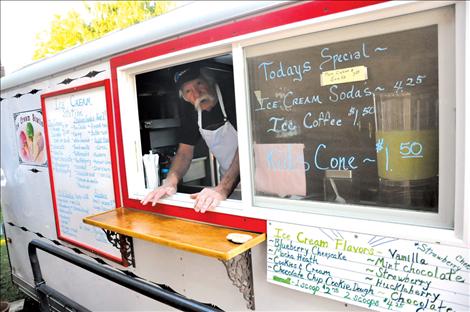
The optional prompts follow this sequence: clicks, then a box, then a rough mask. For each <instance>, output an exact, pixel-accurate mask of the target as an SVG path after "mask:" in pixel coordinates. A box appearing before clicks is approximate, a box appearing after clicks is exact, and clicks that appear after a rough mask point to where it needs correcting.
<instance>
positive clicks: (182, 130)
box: [177, 101, 201, 146]
mask: <svg viewBox="0 0 470 312" xmlns="http://www.w3.org/2000/svg"><path fill="white" fill-rule="evenodd" d="M179 108H180V110H179V112H180V119H181V126H180V127H179V129H178V132H177V135H178V143H184V144H188V145H193V146H194V145H196V144H197V142H198V141H199V138H200V137H201V134H200V133H199V127H198V125H197V113H196V111H195V110H194V108H193V106H192V105H191V104H189V103H186V102H184V101H181V103H180V106H179Z"/></svg>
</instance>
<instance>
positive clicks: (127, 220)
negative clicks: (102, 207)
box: [83, 208, 266, 261]
mask: <svg viewBox="0 0 470 312" xmlns="http://www.w3.org/2000/svg"><path fill="white" fill-rule="evenodd" d="M83 222H85V223H86V224H90V225H93V226H96V227H100V228H103V229H104V230H108V231H112V232H116V233H119V234H121V235H126V236H129V237H134V238H138V239H143V240H146V241H150V242H153V243H156V244H161V245H165V246H168V247H172V248H176V249H181V250H186V251H190V252H194V253H197V254H201V255H204V256H209V257H214V258H217V259H219V260H223V261H227V260H230V259H232V258H233V257H235V256H237V255H239V254H241V253H243V252H245V251H247V250H249V249H251V248H252V247H254V246H256V245H258V244H260V243H262V242H263V241H264V240H265V239H266V234H265V233H254V232H247V231H243V230H236V229H230V228H224V227H220V226H214V225H209V224H204V223H198V222H191V221H186V220H182V219H177V218H172V217H166V216H162V215H157V214H153V213H150V212H146V211H141V210H134V209H129V208H117V209H115V210H111V211H107V212H104V213H100V214H96V215H92V216H89V217H86V218H84V219H83ZM229 233H240V234H249V235H251V236H252V237H253V238H252V239H250V240H249V241H247V242H246V243H243V244H235V243H232V242H230V241H228V240H227V238H226V237H227V235H228V234H229Z"/></svg>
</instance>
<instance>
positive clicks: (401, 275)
mask: <svg viewBox="0 0 470 312" xmlns="http://www.w3.org/2000/svg"><path fill="white" fill-rule="evenodd" d="M267 248H268V253H267V255H268V256H267V258H268V259H267V273H268V274H267V277H268V281H269V282H271V283H274V284H278V285H281V286H285V287H288V288H292V289H295V290H299V291H302V292H306V293H310V294H312V295H319V296H322V297H327V298H331V299H334V300H339V301H342V302H346V303H349V304H354V305H358V306H362V307H365V308H369V309H372V310H377V311H469V310H470V284H469V283H470V274H469V271H470V256H469V249H468V248H457V247H450V246H443V245H438V244H430V243H425V242H419V241H413V240H404V239H398V238H393V237H383V236H374V235H370V234H363V233H353V232H346V231H338V230H335V229H327V228H320V227H307V226H300V225H295V224H288V223H280V222H274V221H269V222H268V247H267Z"/></svg>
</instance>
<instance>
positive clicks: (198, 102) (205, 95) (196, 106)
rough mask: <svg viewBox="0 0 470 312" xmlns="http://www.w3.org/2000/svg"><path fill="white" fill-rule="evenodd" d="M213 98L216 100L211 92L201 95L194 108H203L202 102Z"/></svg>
mask: <svg viewBox="0 0 470 312" xmlns="http://www.w3.org/2000/svg"><path fill="white" fill-rule="evenodd" d="M211 100H214V98H213V97H212V96H210V95H209V94H204V95H201V96H200V97H198V98H197V99H196V101H195V102H194V108H195V109H196V110H201V104H202V103H204V102H206V101H211Z"/></svg>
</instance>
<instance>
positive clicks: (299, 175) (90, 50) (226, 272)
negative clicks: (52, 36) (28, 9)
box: [1, 1, 470, 311]
mask: <svg viewBox="0 0 470 312" xmlns="http://www.w3.org/2000/svg"><path fill="white" fill-rule="evenodd" d="M469 21H470V5H469V4H468V3H467V2H464V1H390V2H389V1H309V2H278V1H272V2H267V1H251V2H249V1H246V2H232V1H227V2H222V1H214V2H208V3H206V2H194V3H191V4H188V5H185V6H182V7H180V8H178V9H176V10H173V11H171V12H169V13H167V14H165V15H162V16H158V17H156V18H154V19H151V20H149V21H145V22H142V23H139V24H137V25H135V26H132V27H129V28H127V29H124V30H120V31H117V32H113V33H111V34H109V35H107V36H105V37H103V38H101V39H98V40H95V41H92V42H89V43H87V44H84V45H81V46H78V47H75V48H72V49H69V50H66V51H64V52H62V53H59V54H57V55H55V56H53V57H50V58H46V59H44V60H41V61H38V62H36V63H34V64H32V65H29V66H27V67H25V68H23V69H21V70H19V71H17V72H14V73H12V74H10V75H8V76H6V77H4V78H2V79H1V124H2V131H1V142H2V143H1V144H2V145H1V146H2V147H1V169H2V187H1V195H2V196H1V206H2V211H3V217H4V229H5V234H6V236H7V237H8V240H7V245H8V253H9V257H10V262H11V269H12V276H13V281H14V283H16V284H17V285H19V287H20V289H21V290H22V291H24V292H25V293H26V294H28V295H29V296H31V297H33V298H35V299H36V300H38V301H40V303H41V309H43V310H47V309H52V310H54V311H55V310H57V311H67V310H92V311H156V310H169V309H174V308H176V309H183V310H197V311H202V310H211V309H212V310H214V309H217V308H218V309H222V310H228V311H235V310H250V309H251V310H255V309H256V310H276V311H300V310H302V311H304V310H305V311H307V310H308V311H365V310H376V311H386V310H392V311H468V310H470V299H469V297H470V296H469V294H470V274H469V271H470V255H469V246H470V235H469V231H470V197H469V192H468V190H469V185H470V182H469V181H470V169H469V165H468V159H469V154H470V150H469V146H470V130H469V126H468V125H467V122H468V120H470V113H469V109H468V98H469V90H470V88H469V87H468V79H469V78H468V77H469V75H470V71H469V65H468V64H469V62H470V59H469V49H470V46H469V42H470V38H469V26H468V25H469ZM196 61H197V62H201V61H203V62H205V63H206V64H208V65H207V68H209V70H211V71H212V72H213V73H214V75H215V76H216V77H217V79H219V81H220V87H221V89H222V91H223V92H228V91H227V90H229V89H233V90H234V91H233V96H232V97H233V99H234V101H235V106H236V117H237V118H236V119H237V125H236V126H237V132H238V146H239V150H238V153H239V158H240V168H241V170H240V171H241V172H240V179H241V184H240V186H239V187H238V188H237V189H236V190H235V192H234V194H233V196H231V197H230V198H229V199H227V200H225V201H223V202H222V203H221V204H220V205H219V206H218V207H217V208H216V209H215V210H213V211H209V212H206V213H205V214H201V213H197V212H195V211H194V210H193V209H192V207H193V205H194V201H193V200H192V199H191V198H190V197H189V194H190V193H193V192H195V191H198V190H200V189H201V188H203V187H206V186H211V185H214V184H215V183H217V180H218V175H217V172H218V171H217V166H218V164H217V160H216V159H214V157H213V156H212V155H211V154H210V153H209V151H208V150H207V147H206V146H205V145H204V144H203V143H201V144H198V146H196V149H195V150H196V152H195V153H196V155H195V158H194V160H193V162H192V164H191V167H190V170H189V172H188V174H187V175H186V176H185V178H184V179H183V181H182V182H181V184H180V185H179V188H178V192H177V193H176V194H175V195H173V196H171V197H167V198H164V199H162V200H160V201H159V203H158V204H157V205H156V206H155V207H152V206H151V205H146V206H144V205H142V204H141V203H140V200H141V199H142V198H143V197H144V196H145V194H147V193H148V192H149V191H150V188H149V183H150V182H149V181H150V179H149V174H150V173H149V171H148V170H149V168H151V166H150V167H148V166H147V167H146V168H145V169H147V172H146V171H145V170H144V161H143V160H144V158H145V157H144V156H145V155H146V154H148V153H149V151H151V152H150V154H152V155H155V154H158V155H159V161H158V171H157V172H156V175H157V176H159V178H162V175H164V174H165V173H166V171H165V170H162V169H168V167H169V166H171V157H172V155H174V152H175V151H176V146H177V140H176V137H177V135H176V133H177V129H178V127H179V126H181V120H182V119H181V115H180V111H179V107H180V106H179V105H183V103H182V102H180V99H179V98H178V95H177V93H176V92H175V91H174V88H172V85H171V82H170V81H171V75H172V73H173V71H174V69H175V68H176V66H180V65H183V64H187V65H188V66H189V64H191V63H192V62H196ZM147 157H148V156H147ZM146 159H148V158H146ZM156 167H157V166H156ZM231 233H236V234H247V235H250V236H249V239H248V241H247V242H244V243H242V244H238V243H235V242H234V241H233V240H232V241H230V240H227V235H228V234H231ZM33 240H34V243H31V242H32V241H33ZM28 246H29V247H28ZM28 248H29V253H28ZM37 249H39V250H40V251H39V252H37V255H36V250H37ZM44 251H45V252H44ZM39 266H40V270H38V269H39ZM46 286H47V287H46ZM155 298H156V299H155Z"/></svg>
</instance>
